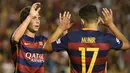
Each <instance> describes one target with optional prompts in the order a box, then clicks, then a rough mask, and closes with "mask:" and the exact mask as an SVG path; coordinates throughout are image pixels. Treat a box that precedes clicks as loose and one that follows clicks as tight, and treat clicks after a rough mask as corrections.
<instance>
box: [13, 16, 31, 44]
mask: <svg viewBox="0 0 130 73" xmlns="http://www.w3.org/2000/svg"><path fill="white" fill-rule="evenodd" d="M31 19H32V17H31V16H30V15H29V16H28V17H27V18H26V19H25V20H24V21H23V23H22V24H21V25H20V26H19V27H18V28H17V29H16V30H15V32H14V34H13V36H12V40H14V41H15V42H18V41H19V39H20V38H21V37H22V36H23V35H24V33H25V31H26V29H27V27H28V25H29V23H30V21H31Z"/></svg>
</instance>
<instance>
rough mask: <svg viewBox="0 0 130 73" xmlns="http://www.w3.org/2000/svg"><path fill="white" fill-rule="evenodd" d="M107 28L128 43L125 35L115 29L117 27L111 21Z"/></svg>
mask: <svg viewBox="0 0 130 73" xmlns="http://www.w3.org/2000/svg"><path fill="white" fill-rule="evenodd" d="M109 29H110V30H111V31H112V32H113V34H114V35H115V36H116V37H117V38H118V39H120V40H121V41H123V42H126V43H128V40H127V39H126V37H125V36H124V35H123V34H122V33H121V32H120V31H119V30H118V29H117V27H116V26H115V25H114V24H113V23H111V25H110V26H109Z"/></svg>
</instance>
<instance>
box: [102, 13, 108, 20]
mask: <svg viewBox="0 0 130 73" xmlns="http://www.w3.org/2000/svg"><path fill="white" fill-rule="evenodd" d="M102 14H103V17H104V19H105V20H107V19H108V16H107V15H106V14H105V12H104V11H102Z"/></svg>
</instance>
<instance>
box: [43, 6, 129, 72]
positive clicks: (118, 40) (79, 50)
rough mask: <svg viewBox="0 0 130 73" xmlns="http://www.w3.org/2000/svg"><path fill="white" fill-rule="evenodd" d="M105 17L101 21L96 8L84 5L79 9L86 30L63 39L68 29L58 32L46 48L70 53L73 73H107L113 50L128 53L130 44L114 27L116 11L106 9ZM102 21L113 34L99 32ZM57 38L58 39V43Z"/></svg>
mask: <svg viewBox="0 0 130 73" xmlns="http://www.w3.org/2000/svg"><path fill="white" fill-rule="evenodd" d="M102 14H103V20H102V19H101V18H99V15H98V12H97V8H96V6H94V5H85V6H83V7H82V8H81V9H80V10H79V16H80V17H81V21H82V25H83V28H82V30H79V31H73V32H70V33H68V34H66V35H65V36H63V37H61V38H59V36H60V35H61V33H62V32H63V31H64V30H66V28H63V29H61V31H59V32H57V31H56V32H55V33H54V34H53V35H52V36H51V37H50V38H49V39H48V41H47V42H46V44H45V45H44V49H45V50H48V51H53V50H54V51H61V50H65V51H67V52H68V54H69V58H70V63H71V73H106V72H105V68H106V62H107V58H108V52H109V50H111V49H114V50H126V49H128V48H130V45H129V42H128V40H127V39H126V38H125V36H124V35H123V34H122V33H121V32H120V31H119V30H118V29H117V28H116V26H115V25H114V23H113V16H112V10H111V9H110V10H108V9H106V8H103V11H102ZM61 20H62V17H61ZM100 20H101V21H102V22H103V23H104V25H105V26H106V27H108V28H109V29H110V30H111V31H112V32H113V35H112V34H110V33H103V32H100V31H98V24H99V22H100ZM58 38H59V39H58ZM56 39H58V40H57V41H54V40H56ZM52 42H53V43H52Z"/></svg>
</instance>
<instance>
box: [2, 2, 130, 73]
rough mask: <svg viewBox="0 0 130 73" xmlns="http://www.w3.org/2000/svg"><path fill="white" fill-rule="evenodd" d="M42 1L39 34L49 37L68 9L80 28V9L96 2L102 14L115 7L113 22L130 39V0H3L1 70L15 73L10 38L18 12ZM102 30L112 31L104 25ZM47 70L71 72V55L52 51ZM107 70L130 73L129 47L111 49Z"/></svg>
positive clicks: (17, 21) (50, 71)
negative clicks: (124, 49) (123, 49)
mask: <svg viewBox="0 0 130 73" xmlns="http://www.w3.org/2000/svg"><path fill="white" fill-rule="evenodd" d="M37 1H38V2H41V4H42V5H41V7H42V9H41V12H40V14H41V28H40V31H39V34H41V35H44V36H46V37H48V36H50V35H51V34H52V33H53V32H54V30H55V29H56V27H57V25H58V15H59V13H60V12H63V11H65V10H67V11H70V12H71V13H72V22H73V23H74V26H72V28H71V30H69V31H74V30H78V29H80V28H81V25H80V24H81V21H80V19H79V17H78V10H79V8H80V7H81V6H82V5H84V4H94V5H96V6H97V8H98V10H99V13H100V14H101V10H102V8H103V7H107V8H112V10H113V13H114V23H115V24H116V26H117V27H118V29H119V30H120V31H121V32H122V33H123V34H124V35H125V36H126V37H127V38H128V39H129V41H130V0H0V73H13V70H14V65H13V62H12V60H11V48H10V43H9V39H10V36H11V34H12V32H14V30H15V29H16V28H17V27H18V26H19V25H20V22H19V12H20V10H21V9H22V8H23V7H25V6H29V5H32V4H33V3H35V2H37ZM99 30H101V31H102V32H110V31H109V30H108V29H106V28H105V27H104V26H101V25H100V27H99ZM45 73H69V61H68V54H67V53H66V52H59V53H57V52H53V53H52V54H48V56H47V61H46V72H45ZM108 73H130V50H128V51H114V50H112V51H110V52H109V57H108Z"/></svg>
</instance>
